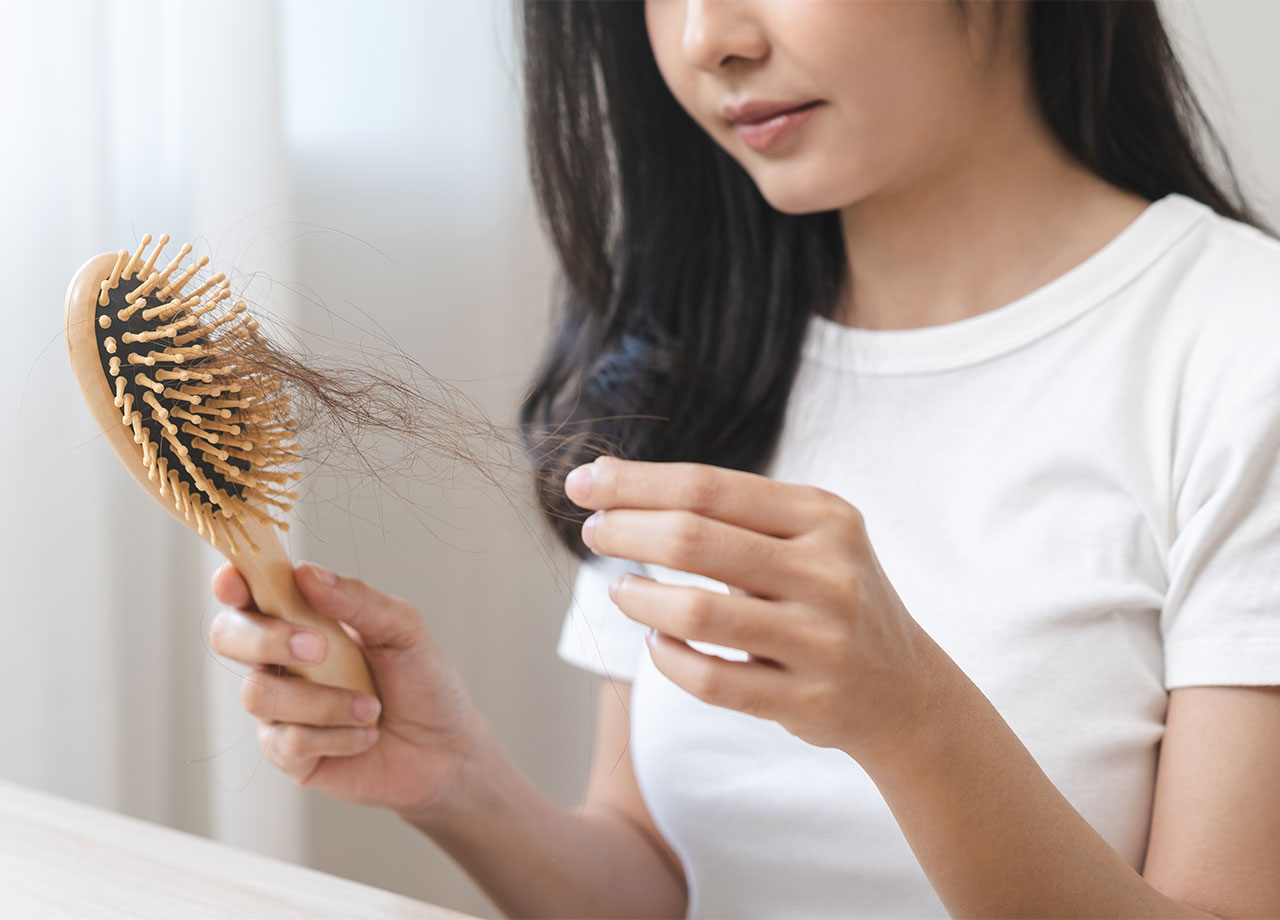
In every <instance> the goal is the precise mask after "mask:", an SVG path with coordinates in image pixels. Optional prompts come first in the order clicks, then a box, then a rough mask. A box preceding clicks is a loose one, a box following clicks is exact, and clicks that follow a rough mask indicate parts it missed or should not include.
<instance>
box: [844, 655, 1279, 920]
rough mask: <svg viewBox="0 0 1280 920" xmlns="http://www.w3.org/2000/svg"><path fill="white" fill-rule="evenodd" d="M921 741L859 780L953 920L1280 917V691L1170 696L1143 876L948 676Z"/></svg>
mask: <svg viewBox="0 0 1280 920" xmlns="http://www.w3.org/2000/svg"><path fill="white" fill-rule="evenodd" d="M940 671H941V672H943V673H947V674H949V675H951V677H952V678H953V679H954V681H955V683H953V684H952V685H950V686H948V687H946V688H944V691H943V692H940V693H939V694H938V696H937V699H938V700H939V701H940V703H939V705H941V706H943V707H945V711H944V713H942V714H941V715H940V716H939V718H938V719H936V720H935V721H934V725H933V729H932V730H931V732H930V733H929V736H928V738H927V739H925V743H924V744H923V745H910V746H908V748H907V749H906V750H904V751H903V752H902V754H901V757H900V759H899V760H898V762H896V763H891V764H880V765H873V767H872V770H869V772H871V773H872V778H873V779H874V780H875V781H876V784H877V785H878V787H879V788H880V791H881V793H882V794H883V795H884V797H885V800H886V801H887V802H888V804H889V807H890V808H891V809H892V810H893V813H894V817H896V818H897V820H898V824H899V825H900V826H901V828H902V830H903V833H904V834H905V835H906V837H907V840H908V841H909V842H910V844H911V848H912V850H914V852H915V855H916V858H917V859H918V860H919V861H920V864H921V866H922V867H923V868H924V870H925V873H926V874H927V875H928V876H929V881H930V882H931V883H932V884H933V887H934V889H935V890H936V891H937V893H938V896H939V897H940V898H941V899H942V901H943V903H944V904H945V905H946V907H947V910H948V911H949V912H950V913H952V914H953V915H962V916H973V915H978V916H1028V917H1029V916H1077V917H1079V916H1126V917H1209V916H1221V917H1245V916H1277V915H1280V883H1277V881H1276V880H1277V878H1280V850H1278V849H1277V847H1276V845H1275V840H1276V837H1275V835H1276V833H1277V831H1280V822H1278V821H1277V818H1276V815H1277V814H1278V813H1280V692H1277V690H1276V689H1275V688H1257V687H1218V688H1210V687H1193V688H1184V689H1179V690H1174V691H1173V692H1172V694H1171V700H1170V706H1169V714H1168V718H1167V722H1166V729H1165V737H1164V742H1163V745H1162V750H1161V755H1160V766H1159V778H1158V782H1157V790H1156V804H1155V815H1154V818H1153V821H1152V828H1151V832H1150V845H1149V852H1148V857H1147V864H1146V867H1145V875H1139V874H1138V873H1137V872H1135V871H1134V870H1133V869H1132V868H1131V867H1130V866H1129V865H1128V864H1127V863H1126V862H1125V861H1124V860H1123V859H1122V858H1121V857H1120V855H1119V854H1118V853H1117V852H1116V851H1115V850H1114V849H1112V848H1111V846H1110V845H1109V844H1108V843H1107V842H1106V841H1105V840H1104V839H1103V838H1102V837H1101V836H1099V835H1098V833H1097V832H1096V831H1095V830H1094V829H1093V828H1092V827H1091V826H1090V825H1089V824H1087V823H1086V822H1085V820H1084V819H1083V818H1082V817H1081V816H1080V814H1079V812H1077V811H1076V810H1075V809H1074V808H1073V807H1072V806H1071V804H1070V803H1069V802H1068V801H1067V800H1066V799H1065V798H1064V797H1063V796H1062V794H1061V793H1060V792H1059V791H1058V790H1057V789H1056V788H1055V787H1054V785H1053V784H1052V783H1051V782H1050V781H1049V779H1048V778H1047V777H1046V776H1045V775H1044V773H1043V772H1042V771H1041V770H1040V768H1039V766H1038V765H1037V764H1036V762H1035V761H1034V760H1033V759H1032V757H1031V755H1030V754H1029V753H1028V752H1027V749H1026V748H1025V747H1023V746H1022V743H1021V742H1020V741H1019V739H1018V737H1017V736H1016V735H1015V734H1014V733H1013V731H1012V730H1011V729H1010V728H1009V726H1008V724H1007V723H1005V721H1004V720H1003V719H1002V718H1001V717H1000V715H999V714H998V713H997V711H996V710H995V708H994V707H993V706H992V705H991V703H990V702H989V701H988V700H987V699H986V697H984V696H983V695H982V694H981V693H980V692H979V691H978V690H977V688H976V687H973V686H972V685H971V684H969V682H968V679H967V678H965V677H964V676H963V674H962V673H961V672H960V670H959V668H957V667H955V666H954V665H950V666H948V667H947V668H945V669H940Z"/></svg>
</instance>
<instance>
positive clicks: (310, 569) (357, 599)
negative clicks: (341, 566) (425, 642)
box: [294, 562, 425, 649]
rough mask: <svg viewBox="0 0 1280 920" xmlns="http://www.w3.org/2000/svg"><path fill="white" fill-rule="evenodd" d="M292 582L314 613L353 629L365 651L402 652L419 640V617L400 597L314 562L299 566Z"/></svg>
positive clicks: (415, 610)
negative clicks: (385, 650)
mask: <svg viewBox="0 0 1280 920" xmlns="http://www.w3.org/2000/svg"><path fill="white" fill-rule="evenodd" d="M294 581H296V582H297V584H298V590H299V591H301V592H302V596H303V597H304V598H305V599H306V601H307V603H309V604H310V605H311V607H312V608H313V609H314V610H315V611H316V613H322V614H324V615H325V616H327V617H332V618H333V619H335V620H338V621H340V622H342V623H346V624H348V625H350V626H352V627H354V628H355V630H356V631H357V632H359V634H360V637H361V640H362V641H363V643H364V646H365V648H366V649H379V648H381V649H403V648H409V647H410V646H412V645H414V644H415V643H417V642H420V641H421V640H422V637H423V635H424V633H425V626H424V624H423V622H422V614H420V613H419V612H418V611H417V609H416V608H415V607H414V606H413V605H412V604H410V603H409V602H408V601H406V600H405V599H404V598H401V597H395V596H393V595H390V594H385V593H383V592H382V591H379V590H378V589H377V588H372V587H370V586H369V585H366V584H365V583H364V582H363V581H361V580H360V579H358V578H347V577H345V576H342V575H336V574H334V573H333V572H330V571H329V570H328V569H326V568H324V567H323V566H319V565H317V564H316V563H314V562H303V563H300V564H299V565H298V567H297V569H296V570H295V571H294Z"/></svg>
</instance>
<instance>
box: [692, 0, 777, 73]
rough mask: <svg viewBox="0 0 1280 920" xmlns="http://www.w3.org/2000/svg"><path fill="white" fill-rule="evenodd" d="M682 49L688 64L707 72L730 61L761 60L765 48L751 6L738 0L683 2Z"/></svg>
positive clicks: (766, 46)
mask: <svg viewBox="0 0 1280 920" xmlns="http://www.w3.org/2000/svg"><path fill="white" fill-rule="evenodd" d="M683 47H684V55H685V59H686V60H688V61H689V63H691V64H693V65H694V66H695V67H698V68H701V69H702V70H708V71H714V70H717V69H718V68H721V67H723V66H725V65H726V64H727V63H728V62H729V61H730V60H732V59H733V58H743V59H747V60H754V59H757V58H761V57H764V55H765V53H766V52H767V51H768V49H769V45H768V42H767V41H766V38H765V34H764V31H763V30H762V29H761V28H760V26H759V23H758V22H757V21H756V18H755V17H754V16H753V15H752V13H751V4H750V3H745V2H742V0H687V2H686V4H685V15H684V35H683Z"/></svg>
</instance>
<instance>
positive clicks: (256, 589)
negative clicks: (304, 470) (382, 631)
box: [227, 520, 377, 696]
mask: <svg viewBox="0 0 1280 920" xmlns="http://www.w3.org/2000/svg"><path fill="white" fill-rule="evenodd" d="M242 523H243V524H244V528H245V531H246V532H247V533H248V534H249V537H250V538H251V539H252V540H253V542H254V543H256V544H258V552H256V553H250V552H248V551H247V550H246V549H243V548H242V550H241V552H239V553H237V554H235V555H228V556H227V558H228V559H230V560H231V562H232V564H233V565H235V567H236V568H237V569H239V571H240V574H241V575H243V576H244V580H245V582H246V583H247V584H248V585H249V591H250V593H251V594H252V595H253V600H254V603H255V604H256V605H257V607H258V612H259V613H263V614H266V615H267V616H273V617H279V618H280V619H282V620H288V621H289V622H290V623H296V624H298V625H299V626H306V627H309V628H311V629H314V630H317V631H318V632H322V633H324V636H325V638H326V639H327V640H328V643H329V653H328V655H327V656H325V659H324V661H322V662H320V664H318V665H314V666H312V667H305V668H303V667H299V668H288V669H287V671H288V672H289V673H290V674H295V675H297V676H299V677H305V678H306V679H307V680H312V681H315V682H316V683H318V684H328V685H330V686H333V687H343V688H345V689H347V690H359V691H362V692H364V693H370V694H373V695H374V696H377V690H376V689H375V687H374V683H373V675H372V674H371V673H370V671H369V663H368V662H367V661H366V660H365V657H364V653H363V652H362V651H361V650H360V646H358V645H356V644H355V642H354V641H352V639H351V637H350V636H349V635H347V633H346V631H345V630H344V629H343V628H342V627H341V626H339V625H338V621H337V620H334V619H333V618H331V617H327V616H325V615H324V614H322V613H317V612H316V611H315V609H314V608H313V607H312V606H311V605H310V604H308V603H307V600H306V598H304V597H303V596H302V592H301V591H299V590H298V583H297V582H296V581H294V575H293V572H294V568H293V563H292V562H291V561H290V560H289V556H288V554H287V553H286V552H285V549H284V547H283V546H282V545H281V544H280V540H279V538H278V537H277V536H276V534H275V531H274V530H268V529H267V528H265V527H263V526H262V525H260V524H258V523H257V522H251V521H248V520H245V521H243V522H242ZM251 525H252V526H251Z"/></svg>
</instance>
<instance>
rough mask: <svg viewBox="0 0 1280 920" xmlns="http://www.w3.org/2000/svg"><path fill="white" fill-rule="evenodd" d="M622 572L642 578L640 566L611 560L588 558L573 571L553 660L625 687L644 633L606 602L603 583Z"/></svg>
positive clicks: (612, 558)
mask: <svg viewBox="0 0 1280 920" xmlns="http://www.w3.org/2000/svg"><path fill="white" fill-rule="evenodd" d="M623 572H635V573H637V574H640V575H643V574H645V571H644V565H643V563H639V562H634V561H632V560H630V559H619V558H616V557H613V556H589V557H588V558H587V559H586V560H585V561H584V562H583V563H582V564H581V565H579V566H578V574H577V576H576V577H575V579H574V583H573V597H572V598H571V600H570V603H569V610H568V611H567V612H566V613H565V617H564V625H563V626H562V627H561V630H560V643H559V645H558V646H557V647H556V654H558V655H559V656H560V658H561V659H563V660H564V661H567V662H569V663H570V664H574V665H577V666H578V667H580V668H586V669H587V670H588V671H593V672H595V673H596V674H601V675H604V676H605V677H609V678H611V679H613V680H625V681H630V680H632V679H634V677H635V671H636V663H637V656H638V655H639V654H640V653H641V651H643V650H644V649H645V642H644V633H645V627H644V625H643V624H641V623H639V622H637V621H636V620H633V619H631V618H630V617H629V616H627V615H626V614H625V613H623V612H622V610H621V609H619V607H618V605H617V604H615V603H614V602H613V601H612V600H610V599H609V582H611V581H613V579H615V578H617V577H618V576H619V575H621V574H622V573H623Z"/></svg>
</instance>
